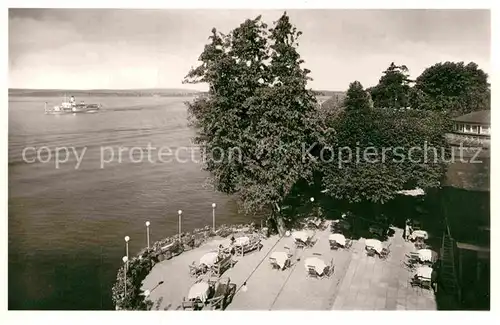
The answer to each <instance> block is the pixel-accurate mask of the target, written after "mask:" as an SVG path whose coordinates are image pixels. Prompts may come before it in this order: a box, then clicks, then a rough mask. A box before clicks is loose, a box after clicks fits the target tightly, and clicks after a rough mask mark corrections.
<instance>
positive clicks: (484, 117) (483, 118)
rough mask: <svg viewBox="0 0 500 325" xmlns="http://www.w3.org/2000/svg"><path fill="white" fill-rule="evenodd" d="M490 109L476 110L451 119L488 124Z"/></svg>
mask: <svg viewBox="0 0 500 325" xmlns="http://www.w3.org/2000/svg"><path fill="white" fill-rule="evenodd" d="M490 112H491V111H490V110H484V111H477V112H472V113H469V114H465V115H462V116H459V117H456V118H454V119H453V121H456V122H468V123H478V124H490V123H491V115H490Z"/></svg>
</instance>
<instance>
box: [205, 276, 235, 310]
mask: <svg viewBox="0 0 500 325" xmlns="http://www.w3.org/2000/svg"><path fill="white" fill-rule="evenodd" d="M235 293H236V284H234V283H231V279H229V278H228V279H227V282H226V281H219V282H218V283H217V287H216V289H215V294H214V297H213V298H211V299H208V300H207V303H208V304H209V305H210V307H212V309H217V308H219V309H221V310H224V309H225V308H226V307H227V305H229V304H230V303H231V301H232V300H233V297H234V294H235Z"/></svg>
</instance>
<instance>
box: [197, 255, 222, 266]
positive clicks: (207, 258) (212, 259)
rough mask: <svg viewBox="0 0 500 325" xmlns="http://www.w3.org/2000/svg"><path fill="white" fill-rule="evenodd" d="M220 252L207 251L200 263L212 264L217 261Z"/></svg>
mask: <svg viewBox="0 0 500 325" xmlns="http://www.w3.org/2000/svg"><path fill="white" fill-rule="evenodd" d="M218 257H219V254H218V253H217V252H210V253H206V254H205V255H203V256H202V257H201V258H200V264H205V265H206V266H212V265H214V264H215V263H217V258H218Z"/></svg>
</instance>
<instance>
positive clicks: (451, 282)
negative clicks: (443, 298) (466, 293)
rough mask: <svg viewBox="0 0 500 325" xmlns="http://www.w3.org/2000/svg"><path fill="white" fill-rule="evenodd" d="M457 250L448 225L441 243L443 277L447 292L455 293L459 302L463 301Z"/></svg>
mask: <svg viewBox="0 0 500 325" xmlns="http://www.w3.org/2000/svg"><path fill="white" fill-rule="evenodd" d="M455 250H456V245H455V241H454V239H453V238H452V237H451V233H450V228H449V227H448V225H446V231H445V232H444V233H443V239H442V245H441V278H442V285H443V287H444V288H443V289H444V290H445V292H447V293H448V294H451V295H453V296H454V297H455V298H456V300H457V303H458V304H460V301H461V290H460V284H459V283H458V280H457V273H456V266H455Z"/></svg>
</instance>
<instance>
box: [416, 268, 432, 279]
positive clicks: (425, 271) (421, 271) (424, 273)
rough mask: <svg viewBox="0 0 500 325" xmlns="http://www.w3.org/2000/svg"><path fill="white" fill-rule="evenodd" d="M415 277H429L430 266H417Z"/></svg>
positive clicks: (430, 275)
mask: <svg viewBox="0 0 500 325" xmlns="http://www.w3.org/2000/svg"><path fill="white" fill-rule="evenodd" d="M417 277H420V278H424V279H431V277H432V267H430V266H419V267H418V268H417Z"/></svg>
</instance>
